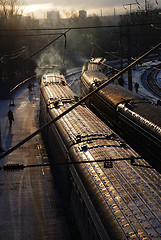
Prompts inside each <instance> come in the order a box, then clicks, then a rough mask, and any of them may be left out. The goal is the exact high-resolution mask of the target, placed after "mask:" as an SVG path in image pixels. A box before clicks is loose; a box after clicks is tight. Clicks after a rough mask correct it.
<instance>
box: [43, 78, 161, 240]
mask: <svg viewBox="0 0 161 240" xmlns="http://www.w3.org/2000/svg"><path fill="white" fill-rule="evenodd" d="M75 102H77V103H78V98H77V97H76V96H75V94H74V93H73V91H72V90H71V89H70V88H69V87H68V85H67V83H66V81H65V78H64V77H63V76H62V75H59V74H56V73H50V74H46V75H44V76H42V79H41V101H40V122H41V124H46V123H48V122H49V121H52V120H53V119H55V118H57V116H60V114H62V113H63V112H65V111H66V110H67V109H69V108H70V107H71V106H74V104H75ZM43 136H44V140H45V143H46V145H47V146H48V148H49V149H50V155H51V158H50V161H51V166H52V168H53V172H54V176H55V178H56V180H57V185H58V187H59V190H60V193H61V196H62V199H64V204H65V206H66V207H67V208H68V209H71V211H72V213H73V216H74V218H75V222H76V223H77V226H78V229H79V232H80V235H81V237H82V239H88V240H98V239H99V240H100V239H102V240H106V239H107V240H108V239H112V240H114V239H119V240H122V239H154V238H155V239H159V238H161V222H160V219H161V208H160V206H161V199H160V186H161V177H160V173H159V172H157V171H156V170H155V169H153V168H152V167H151V165H149V164H148V163H147V162H146V161H145V160H144V159H143V158H141V156H140V155H139V154H138V153H136V152H135V151H134V150H133V149H132V148H131V147H130V146H129V145H128V144H127V143H126V142H125V141H124V140H123V139H122V138H121V137H119V136H118V135H117V134H116V133H115V132H114V131H113V130H111V129H110V128H109V127H108V126H107V125H106V124H105V123H104V122H103V121H102V120H100V119H99V118H98V117H97V116H96V115H95V114H94V113H93V112H92V111H91V110H90V109H89V108H87V106H86V105H85V104H80V105H78V106H77V107H76V108H74V109H73V110H72V111H70V112H68V113H67V114H66V115H63V116H62V117H61V118H60V119H59V120H57V121H55V122H53V123H52V124H50V126H48V127H46V128H44V130H43Z"/></svg>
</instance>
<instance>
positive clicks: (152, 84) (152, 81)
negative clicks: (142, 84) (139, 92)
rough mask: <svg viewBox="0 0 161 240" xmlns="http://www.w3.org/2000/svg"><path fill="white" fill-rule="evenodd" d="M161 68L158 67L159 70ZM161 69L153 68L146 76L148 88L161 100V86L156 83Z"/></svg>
mask: <svg viewBox="0 0 161 240" xmlns="http://www.w3.org/2000/svg"><path fill="white" fill-rule="evenodd" d="M159 67H160V65H159V66H158V68H159ZM159 71H160V69H157V67H156V68H152V69H151V70H150V71H149V73H148V74H147V76H146V79H145V81H146V84H147V86H148V88H149V89H150V90H151V91H152V92H153V93H154V94H155V95H157V96H158V97H160V98H161V87H160V86H159V84H158V83H157V81H156V77H157V74H158V73H159Z"/></svg>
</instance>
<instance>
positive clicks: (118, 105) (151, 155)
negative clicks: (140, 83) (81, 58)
mask: <svg viewBox="0 0 161 240" xmlns="http://www.w3.org/2000/svg"><path fill="white" fill-rule="evenodd" d="M89 65H90V64H89ZM95 69H96V67H95ZM106 80H107V75H106V74H104V73H103V72H102V71H98V69H96V70H93V68H92V69H91V66H89V68H88V66H87V64H86V66H84V67H83V69H82V75H81V94H82V96H84V95H86V94H88V93H89V92H90V91H93V90H94V89H95V88H97V87H98V86H99V85H100V84H102V83H103V82H104V81H106ZM86 103H87V105H88V106H89V107H90V108H92V110H93V111H95V113H97V114H98V115H99V116H100V117H101V118H102V120H103V121H105V122H106V123H107V124H108V125H109V126H110V127H111V128H113V129H114V130H115V131H116V132H117V133H118V134H119V135H120V136H121V137H123V138H124V139H125V140H126V141H128V143H129V144H130V145H131V146H132V147H133V148H135V150H136V151H138V152H139V153H140V154H141V155H142V156H143V157H144V158H146V159H147V160H148V161H150V162H151V164H153V165H154V166H155V167H157V168H158V169H160V168H161V151H160V150H161V106H159V105H156V104H154V103H151V102H150V101H148V100H146V99H145V98H143V97H141V96H139V95H138V94H136V93H134V92H131V91H129V90H127V89H125V88H124V87H122V86H120V85H118V84H116V83H110V84H109V85H107V86H106V87H104V88H103V89H102V90H99V91H98V92H97V93H95V94H94V95H92V96H91V97H90V98H89V99H88V100H87V101H86Z"/></svg>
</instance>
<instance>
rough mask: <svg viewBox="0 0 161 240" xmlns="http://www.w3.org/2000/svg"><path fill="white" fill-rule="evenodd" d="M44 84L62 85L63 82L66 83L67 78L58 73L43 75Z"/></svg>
mask: <svg viewBox="0 0 161 240" xmlns="http://www.w3.org/2000/svg"><path fill="white" fill-rule="evenodd" d="M42 81H43V83H44V84H45V83H60V82H62V81H65V78H64V76H63V75H60V74H58V73H51V74H46V75H43V77H42Z"/></svg>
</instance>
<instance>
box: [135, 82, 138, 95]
mask: <svg viewBox="0 0 161 240" xmlns="http://www.w3.org/2000/svg"><path fill="white" fill-rule="evenodd" d="M134 87H135V91H136V93H137V92H138V89H139V83H137V82H136V83H135V85H134Z"/></svg>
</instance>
